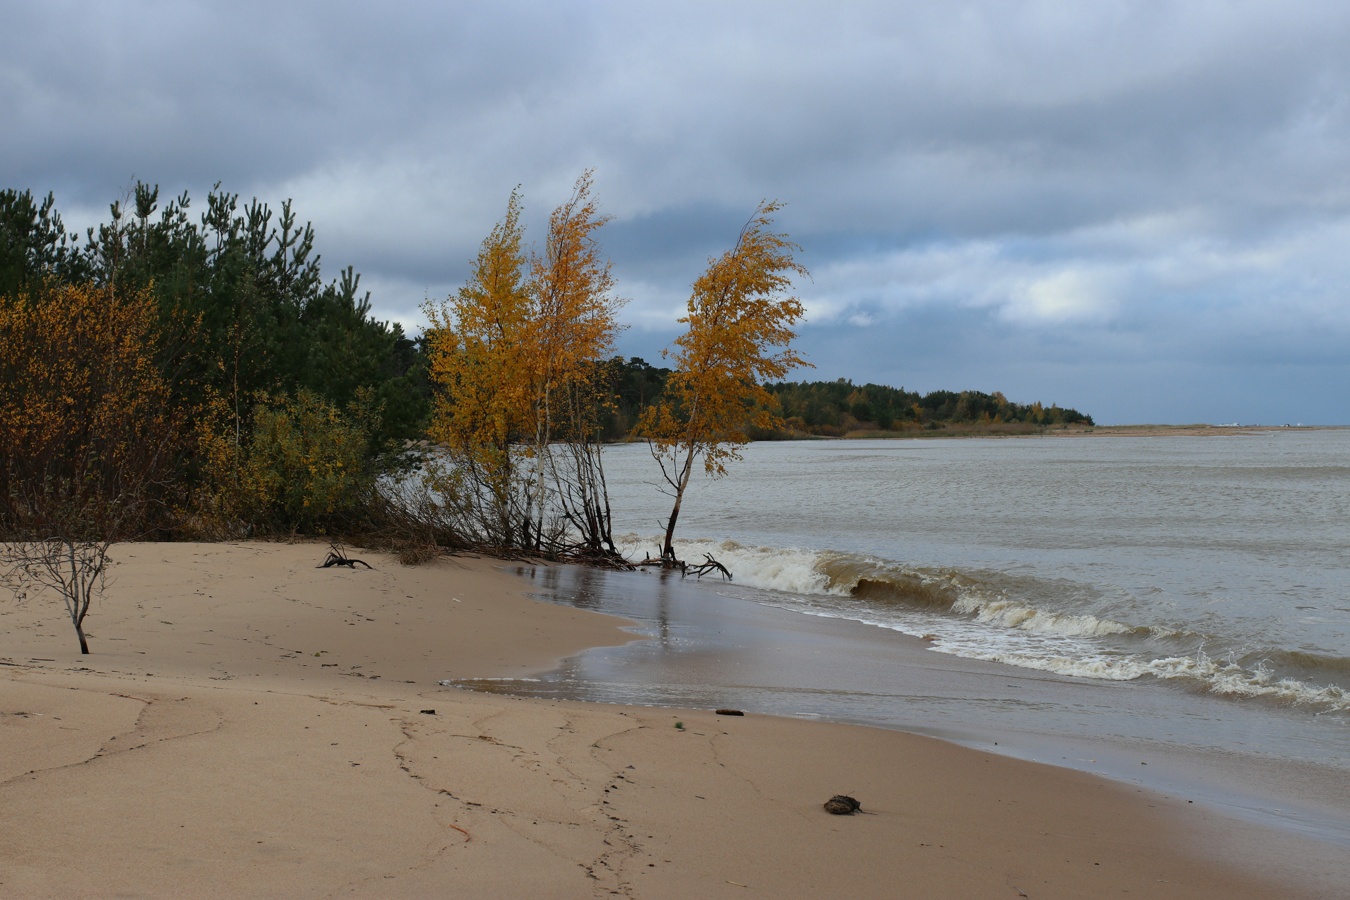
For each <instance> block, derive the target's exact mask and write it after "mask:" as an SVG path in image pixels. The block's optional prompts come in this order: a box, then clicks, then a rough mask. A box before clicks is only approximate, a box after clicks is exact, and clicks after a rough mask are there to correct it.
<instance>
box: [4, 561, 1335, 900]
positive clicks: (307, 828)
mask: <svg viewBox="0 0 1350 900" xmlns="http://www.w3.org/2000/svg"><path fill="white" fill-rule="evenodd" d="M324 549H325V548H324V547H323V546H322V545H318V544H297V545H280V544H256V543H251V544H237V545H222V544H214V545H201V544H141V545H128V546H124V547H120V548H117V551H116V552H115V554H114V556H115V558H116V559H117V560H118V561H119V563H120V565H119V566H118V567H117V569H116V582H115V584H113V585H112V586H111V587H110V589H109V591H108V594H107V596H106V598H105V599H103V600H102V601H100V602H98V603H96V605H95V607H94V609H93V610H92V612H91V613H90V618H89V620H88V622H87V626H88V630H89V632H90V633H91V637H90V643H91V647H92V650H93V653H92V654H91V655H89V656H83V657H82V656H81V655H80V654H79V653H78V648H77V646H76V644H75V639H74V634H73V631H72V629H71V627H70V624H69V622H68V621H67V620H66V619H65V618H64V611H63V610H62V609H61V607H60V604H59V602H57V601H55V600H53V599H50V598H36V599H33V600H30V601H28V602H26V603H23V604H15V603H14V602H13V601H11V600H9V599H8V598H5V599H4V600H0V635H2V636H3V637H2V640H3V644H0V816H2V817H3V821H4V822H5V823H6V828H4V829H3V830H0V896H5V897H105V896H143V897H169V896H174V897H182V896H221V897H225V896H261V897H270V896H277V897H279V896H287V897H310V896H325V897H326V896H372V897H373V896H382V897H383V896H408V897H422V896H484V897H517V896H531V897H599V896H615V895H618V896H630V897H676V896H679V897H688V896H700V897H746V896H762V897H805V896H821V895H841V896H850V895H851V896H864V897H976V896H978V897H1000V896H1006V897H1012V898H1016V897H1018V896H1025V897H1032V898H1049V897H1066V898H1067V897H1086V896H1094V897H1095V896H1113V895H1117V894H1126V893H1128V894H1130V895H1132V896H1147V897H1216V898H1217V897H1269V896H1284V897H1297V896H1309V897H1312V896H1326V897H1331V896H1338V895H1339V894H1340V893H1341V890H1342V889H1343V888H1344V884H1345V883H1344V882H1343V881H1338V878H1339V877H1340V875H1343V874H1344V873H1343V872H1338V871H1337V870H1335V869H1334V868H1328V869H1321V868H1319V867H1318V863H1317V857H1316V853H1315V851H1316V847H1314V846H1312V845H1311V844H1307V845H1305V844H1300V843H1299V842H1297V841H1294V839H1292V838H1290V837H1288V836H1278V837H1277V836H1273V835H1272V834H1271V833H1270V832H1268V831H1266V830H1264V829H1261V828H1257V827H1255V826H1252V825H1248V824H1245V823H1240V822H1235V821H1231V820H1228V819H1226V818H1224V817H1221V816H1219V815H1218V814H1216V813H1215V812H1213V811H1212V810H1209V809H1208V808H1206V807H1203V806H1202V805H1198V804H1187V803H1184V802H1182V801H1179V800H1173V799H1169V798H1166V797H1162V796H1160V795H1156V794H1152V793H1148V792H1145V791H1142V790H1139V789H1137V788H1134V787H1130V786H1128V785H1123V784H1119V783H1115V782H1109V781H1106V780H1103V779H1099V778H1096V777H1094V776H1091V775H1087V774H1083V773H1079V772H1073V771H1069V770H1066V769H1059V768H1053V767H1048V766H1042V765H1037V764H1034V763H1028V762H1023V761H1019V760H1015V759H1009V758H1006V757H1001V756H995V755H992V754H988V753H983V752H980V751H978V750H972V749H968V748H964V747H959V746H956V745H953V744H949V743H944V742H942V741H938V740H934V739H931V738H926V737H921V736H916V735H909V734H902V733H899V732H890V731H884V730H880V729H872V728H864V727H857V726H849V725H833V724H822V723H813V722H803V721H796V720H789V719H777V718H772V717H764V716H756V715H751V716H744V717H734V716H724V715H717V714H715V713H714V712H711V711H687V710H686V711H680V710H670V709H643V708H636V707H625V706H609V705H594V704H583V703H575V702H566V701H549V700H526V699H517V698H513V697H506V696H498V695H488V694H478V693H470V692H467V691H461V690H455V689H448V688H445V687H443V686H441V685H440V684H439V682H440V681H441V680H443V679H449V678H467V677H511V676H519V675H522V674H524V673H527V672H531V671H541V670H544V669H548V668H550V667H552V666H554V665H556V664H557V663H558V661H559V660H561V659H562V658H564V657H567V656H570V655H572V654H574V653H576V652H578V651H580V650H581V649H583V648H585V647H589V646H596V645H602V644H619V643H623V642H626V641H628V640H629V639H630V637H631V635H629V634H628V633H625V632H624V631H622V630H620V628H619V627H618V626H620V625H622V624H623V623H622V622H621V621H617V620H615V619H613V618H609V617H604V616H599V615H596V614H593V613H589V612H587V611H584V610H576V609H569V608H565V607H561V606H557V605H553V604H545V603H538V602H534V601H531V600H528V599H526V598H525V597H524V596H523V594H522V588H523V584H522V582H520V581H518V580H517V579H514V578H512V577H511V576H509V575H507V574H505V573H503V572H501V571H498V570H497V569H496V568H495V567H494V564H493V563H492V562H491V561H488V560H472V559H450V560H441V561H438V562H436V563H434V564H431V565H428V566H423V567H418V568H405V567H401V566H399V565H398V564H397V563H395V562H394V561H393V560H392V559H390V558H387V557H383V556H380V555H378V554H360V555H362V556H363V557H364V558H366V559H367V560H369V561H370V562H371V564H372V565H374V566H375V569H374V571H365V570H356V571H347V570H341V571H337V570H332V569H327V570H321V569H316V568H314V567H315V565H316V564H317V563H318V562H319V561H320V560H321V559H322V557H323V555H324ZM677 724H678V727H677ZM835 793H850V794H852V795H853V796H856V797H857V798H859V799H860V800H861V801H862V804H863V814H862V815H855V816H848V817H836V816H831V815H829V814H827V813H826V812H825V811H824V810H823V809H822V807H821V804H822V803H823V801H824V800H826V799H828V798H829V797H830V796H831V795H832V794H835ZM1238 860H1241V861H1242V862H1238Z"/></svg>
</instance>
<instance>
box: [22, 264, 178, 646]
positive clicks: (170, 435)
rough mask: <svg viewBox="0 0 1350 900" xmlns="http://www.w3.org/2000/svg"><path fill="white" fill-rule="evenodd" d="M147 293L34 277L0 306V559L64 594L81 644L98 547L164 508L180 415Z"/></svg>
mask: <svg viewBox="0 0 1350 900" xmlns="http://www.w3.org/2000/svg"><path fill="white" fill-rule="evenodd" d="M157 316H158V310H157V305H156V302H155V298H154V296H153V294H152V293H151V292H150V291H149V290H144V291H139V292H134V293H129V294H118V293H116V292H114V291H113V289H112V288H111V287H106V288H99V287H94V286H91V285H83V284H80V285H59V286H57V285H51V286H45V287H43V288H42V289H41V290H39V291H37V292H36V293H35V294H33V295H21V296H19V297H15V298H10V299H8V300H6V301H4V302H0V539H3V540H4V541H6V543H5V544H4V545H3V548H0V566H2V567H3V576H4V578H5V580H6V581H7V582H8V583H9V584H10V585H11V586H13V587H14V588H15V591H16V593H17V594H19V595H20V596H22V595H23V594H25V593H26V592H27V590H29V589H30V588H35V587H46V588H50V589H54V590H56V591H57V592H59V593H60V594H61V595H62V596H63V597H64V599H65V603H66V608H67V611H68V612H69V614H70V618H71V621H72V623H73V624H74V626H75V632H76V634H77V636H78V637H79V640H80V650H81V652H83V653H88V652H89V646H88V642H87V641H86V639H85V635H84V629H83V622H84V618H85V615H86V614H87V613H88V611H89V605H90V602H91V600H92V598H93V596H94V595H95V594H96V593H98V592H99V591H100V590H102V586H103V583H104V578H105V576H106V574H107V553H108V548H109V546H110V545H111V544H112V543H113V542H115V541H118V540H125V539H127V538H131V537H136V536H140V535H143V534H145V533H146V532H147V531H149V530H151V529H153V528H154V527H156V526H157V525H160V524H163V523H164V522H165V521H166V518H167V516H168V515H169V514H171V513H172V512H173V511H174V506H175V500H176V492H177V489H178V486H177V484H176V482H175V479H174V478H173V473H174V468H175V466H176V464H177V461H178V454H179V452H180V451H181V450H182V447H183V444H182V441H181V438H182V435H183V433H184V428H183V418H182V416H180V415H179V414H177V413H176V411H175V410H174V406H173V401H172V394H171V391H170V386H169V384H168V382H167V380H166V379H165V377H164V375H163V373H162V372H161V371H160V369H159V367H158V365H157V363H156V360H155V348H156V346H157V343H158V340H159V335H158V330H157V327H158V326H157Z"/></svg>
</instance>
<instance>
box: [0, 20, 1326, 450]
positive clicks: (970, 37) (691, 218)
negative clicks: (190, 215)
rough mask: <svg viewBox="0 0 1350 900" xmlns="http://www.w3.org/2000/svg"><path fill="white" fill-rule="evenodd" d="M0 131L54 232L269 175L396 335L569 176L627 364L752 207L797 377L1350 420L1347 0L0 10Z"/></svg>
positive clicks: (1264, 417) (201, 197)
mask: <svg viewBox="0 0 1350 900" xmlns="http://www.w3.org/2000/svg"><path fill="white" fill-rule="evenodd" d="M0 123H3V127H0V187H16V188H20V189H22V188H31V189H32V190H33V191H34V192H35V193H40V194H45V193H46V192H47V191H52V192H54V193H55V195H56V201H57V207H58V209H59V210H60V211H61V212H62V213H63V215H64V217H65V219H66V222H67V224H68V225H83V224H89V223H91V222H93V221H96V220H99V219H101V218H105V217H106V212H107V204H108V203H109V202H111V201H112V200H114V199H117V198H118V197H119V196H121V195H123V194H124V193H125V192H126V191H127V190H128V188H129V186H130V185H132V184H133V183H134V182H135V181H136V180H138V179H139V180H143V181H146V182H149V183H157V184H159V185H160V186H161V196H162V197H167V196H168V195H174V194H178V193H179V192H181V191H183V190H188V191H190V193H191V195H192V197H193V198H194V200H195V201H196V206H197V207H198V208H201V207H204V206H205V196H206V193H207V192H208V191H209V190H210V188H211V186H212V185H213V184H214V183H215V182H217V181H219V182H221V183H222V187H223V188H224V189H226V190H228V191H231V192H235V193H238V194H240V195H241V196H242V197H243V198H249V197H254V196H256V197H258V198H259V199H262V200H264V201H267V202H268V203H270V204H271V205H272V206H273V207H277V206H280V204H281V201H283V200H285V199H287V198H293V199H294V201H295V208H296V210H297V212H298V213H299V215H300V218H301V219H302V220H304V219H307V220H309V221H311V222H312V223H313V224H314V227H315V229H316V232H317V236H318V237H317V243H318V250H319V252H320V253H321V254H322V260H323V265H324V273H325V276H326V277H328V278H332V277H335V276H336V275H337V273H338V269H339V268H341V267H345V266H347V265H349V264H350V265H353V266H355V267H356V269H357V271H358V272H360V273H362V275H363V281H362V285H363V286H364V287H366V288H369V289H370V290H371V291H372V299H373V302H374V305H375V308H376V311H377V312H378V314H379V315H380V317H381V318H388V319H395V320H398V321H400V322H402V323H403V324H404V326H405V328H407V329H409V330H410V331H416V330H418V329H420V327H421V323H422V321H423V320H422V316H421V313H420V311H419V306H420V304H421V303H422V302H423V301H424V300H425V299H427V298H432V299H440V298H443V297H445V296H446V295H447V294H449V293H450V292H451V291H453V290H454V289H455V288H456V287H458V286H459V285H460V284H462V283H463V281H464V278H465V277H466V275H467V270H468V263H469V261H470V260H471V259H472V258H473V256H474V255H475V253H476V252H477V247H478V244H479V242H480V241H481V240H482V239H483V237H484V236H485V235H486V234H487V233H488V231H489V230H490V229H491V228H492V226H493V224H494V223H495V222H496V221H497V220H498V219H499V218H500V217H501V216H502V214H503V213H504V212H505V209H506V201H507V197H508V196H509V194H510V192H511V190H512V188H513V187H515V186H516V185H517V184H518V185H520V187H521V190H522V193H523V196H524V201H525V207H526V213H527V216H526V219H527V228H528V231H527V236H528V237H530V238H532V239H534V240H542V237H543V224H544V222H545V221H546V218H547V214H548V212H549V211H550V210H551V209H552V208H553V207H554V206H556V205H557V204H559V203H560V202H562V201H563V200H565V199H566V197H567V196H568V194H569V192H570V189H571V186H572V184H573V182H574V181H575V180H576V178H577V176H578V175H579V174H580V173H581V172H582V171H583V170H584V169H586V168H589V167H593V168H594V169H595V193H596V195H597V197H598V199H599V201H600V204H601V207H602V209H603V211H604V212H606V213H608V214H610V215H612V216H613V217H614V218H613V221H612V222H611V223H610V224H609V225H608V226H606V228H605V229H604V230H603V231H602V242H603V244H604V248H605V251H606V252H607V253H608V255H609V256H610V257H611V259H612V260H613V262H614V268H615V273H616V275H617V277H618V284H619V293H620V294H621V295H622V296H623V297H626V298H628V300H629V303H628V305H627V307H626V309H625V312H624V317H625V320H626V321H627V322H628V323H629V325H630V328H629V329H628V331H627V332H626V333H625V334H624V336H623V338H622V340H621V344H620V347H619V349H620V351H621V352H623V353H624V355H627V356H632V355H637V356H642V357H644V358H646V359H648V360H649V361H653V362H655V361H657V360H658V359H659V353H660V349H661V348H662V347H664V346H666V345H667V344H668V343H669V342H670V340H671V339H672V338H673V337H674V336H675V335H676V333H677V329H678V327H679V326H678V325H677V324H676V322H675V320H676V319H677V318H678V317H679V315H681V314H682V311H683V305H684V302H685V300H686V299H687V297H688V289H689V285H690V283H691V282H692V281H693V280H694V278H696V277H697V276H698V274H699V273H700V272H701V270H702V269H703V268H704V266H705V265H706V263H707V259H708V257H709V256H710V255H713V254H716V253H720V252H721V251H722V250H724V249H726V248H727V247H729V246H730V244H731V243H732V242H733V241H734V240H735V237H736V235H737V233H738V232H739V230H740V228H741V226H742V225H743V224H744V222H745V220H746V219H747V217H748V216H749V215H750V214H751V212H753V210H754V209H755V207H756V205H757V204H758V203H759V201H760V200H762V199H766V198H776V199H779V200H782V201H784V202H785V203H786V204H787V206H786V208H785V209H784V210H783V212H782V213H781V214H780V216H779V218H778V220H777V224H778V226H779V227H780V228H781V230H783V231H786V232H788V233H789V234H790V235H791V236H792V238H793V239H794V240H795V241H796V242H797V243H799V244H800V245H801V246H802V248H803V249H802V252H801V254H800V257H799V260H800V261H801V262H802V263H804V264H805V265H806V266H807V267H808V268H809V269H810V271H811V274H812V279H811V280H810V281H805V282H802V283H801V284H800V285H799V295H800V297H801V299H802V301H803V302H804V303H805V304H806V307H807V310H808V319H807V321H806V323H805V324H804V325H803V326H802V328H801V332H800V346H801V348H802V349H803V350H804V351H805V353H806V355H807V356H808V357H809V358H810V359H811V360H812V361H813V362H814V363H815V365H816V369H815V370H814V371H811V370H806V371H805V372H799V373H797V374H796V376H794V377H798V378H812V379H814V378H823V379H835V378H851V379H853V380H854V381H855V382H858V383H863V382H868V381H872V382H877V383H883V384H891V385H896V386H901V385H903V386H905V387H908V388H911V389H916V390H922V391H928V390H934V389H938V388H946V389H951V390H961V389H974V390H982V391H986V392H993V391H996V390H1001V391H1003V392H1004V393H1005V394H1007V395H1008V397H1009V398H1010V399H1012V400H1016V401H1020V402H1031V401H1033V400H1041V401H1044V402H1047V403H1049V402H1057V403H1059V404H1061V405H1065V406H1072V407H1075V408H1077V409H1079V410H1081V411H1084V412H1088V413H1091V414H1093V415H1094V416H1095V417H1096V418H1097V421H1098V422H1101V423H1117V422H1174V423H1185V422H1215V423H1224V422H1236V421H1240V422H1261V423H1269V424H1284V423H1286V422H1304V423H1308V424H1314V423H1318V424H1350V302H1347V285H1350V252H1347V251H1350V180H1348V179H1350V4H1347V3H1344V2H1343V0H1333V2H1317V0H1300V2H1298V3H1287V2H1275V0H1271V2H1242V0H1227V2H1219V0H1184V2H1112V0H1093V2H1089V3H1083V2H1074V0H1062V2H1015V0H988V2H959V0H934V2H903V0H883V2H857V3H849V2H843V3H838V2H836V3H829V4H826V3H794V2H791V0H773V2H744V0H720V2H716V3H702V2H681V3H668V2H663V3H645V2H635V0H628V2H611V3H606V2H574V3H569V2H563V0H559V2H551V3H545V2H531V3H509V2H493V3H444V2H439V3H414V2H390V3H382V4H376V3H370V2H337V0H325V2H296V3H289V2H285V0H269V2H266V3H261V2H250V0H232V2H229V3H226V2H219V3H192V2H183V0H175V2H170V0H161V2H131V0H119V2H117V3H106V2H62V0H40V2H30V0H10V2H6V3H5V4H4V6H3V8H0Z"/></svg>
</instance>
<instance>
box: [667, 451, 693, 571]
mask: <svg viewBox="0 0 1350 900" xmlns="http://www.w3.org/2000/svg"><path fill="white" fill-rule="evenodd" d="M693 471H694V451H693V448H692V447H691V448H690V449H689V455H688V456H687V457H685V460H684V468H683V469H681V470H680V480H679V483H678V484H676V485H675V507H674V508H673V509H672V510H671V511H670V519H669V520H668V521H667V522H666V543H665V546H663V547H662V548H661V558H662V559H668V560H670V561H672V562H674V560H675V546H674V543H675V523H676V522H677V521H679V518H680V504H681V503H683V502H684V489H685V488H687V487H689V475H690V473H692V472H693Z"/></svg>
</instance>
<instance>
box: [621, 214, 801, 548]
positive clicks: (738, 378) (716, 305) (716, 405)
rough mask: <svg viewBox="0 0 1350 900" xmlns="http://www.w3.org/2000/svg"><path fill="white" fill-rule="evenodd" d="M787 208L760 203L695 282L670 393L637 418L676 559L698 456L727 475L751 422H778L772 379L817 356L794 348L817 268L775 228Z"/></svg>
mask: <svg viewBox="0 0 1350 900" xmlns="http://www.w3.org/2000/svg"><path fill="white" fill-rule="evenodd" d="M781 208H782V204H780V203H778V202H777V201H772V202H765V203H761V204H760V206H759V207H758V208H757V209H756V210H755V213H754V215H753V216H751V218H750V220H749V221H748V222H747V223H746V225H745V227H744V228H743V229H742V230H741V233H740V236H739V237H738V238H737V240H736V243H735V245H734V246H733V247H732V248H731V249H730V250H728V251H726V252H725V253H723V254H722V255H721V256H720V257H717V258H715V259H710V260H709V262H708V268H707V270H706V271H705V272H704V273H703V274H702V275H701V276H699V278H698V280H697V281H695V282H694V285H693V291H692V293H691V294H690V297H689V304H688V313H687V314H686V315H685V316H684V317H683V318H681V319H680V320H679V321H680V322H681V324H684V325H686V326H687V327H686V330H685V333H684V334H683V335H681V336H680V337H678V338H676V339H675V349H674V352H673V353H670V352H667V354H666V355H667V356H670V357H673V361H674V366H673V371H672V372H671V375H670V378H669V380H668V381H667V382H666V389H665V392H664V394H663V397H662V400H661V402H659V403H658V404H656V405H654V406H650V407H648V408H647V409H646V411H645V412H644V414H643V416H642V418H641V419H640V420H639V422H638V425H637V429H636V430H637V433H638V434H639V435H640V436H641V437H643V438H645V439H646V441H647V446H648V448H649V449H650V450H651V453H652V456H653V458H654V459H655V460H656V462H657V464H658V465H659V466H660V469H661V475H662V477H663V478H664V480H665V482H666V486H667V489H668V493H669V494H670V496H671V497H672V498H673V501H674V504H673V506H672V508H671V511H670V517H669V518H668V519H667V520H666V527H665V539H664V542H663V543H662V546H661V558H662V559H663V560H665V561H666V562H667V563H668V564H673V563H675V562H676V559H675V550H674V547H673V541H674V535H675V526H676V523H677V522H678V521H679V518H680V510H681V507H682V505H683V503H684V495H685V491H686V490H687V489H688V487H689V481H690V478H691V476H692V475H693V472H694V468H695V463H697V462H699V461H700V460H701V461H702V464H703V470H704V472H706V473H707V474H708V475H709V476H711V477H713V478H719V477H721V476H723V475H725V474H726V466H727V464H728V463H729V462H731V461H733V460H737V459H739V458H740V448H741V447H743V446H744V445H745V444H746V443H748V442H749V440H750V438H749V436H748V434H747V429H748V428H751V427H755V428H763V429H769V428H773V427H775V426H776V425H777V424H778V421H779V419H778V416H777V415H776V413H775V412H774V410H775V409H776V404H775V403H774V400H773V397H772V395H770V394H769V392H768V391H767V390H765V388H764V383H765V382H766V381H775V380H779V379H781V378H782V377H783V376H784V375H785V374H787V372H788V371H789V370H791V369H793V368H795V367H797V366H804V365H810V364H809V363H807V362H805V360H803V359H802V357H801V356H800V355H799V354H798V353H797V352H796V351H795V350H794V349H792V347H791V342H792V340H793V339H794V338H795V337H796V332H795V331H794V326H795V325H796V324H797V322H798V321H800V320H801V318H802V316H803V314H804V312H805V311H804V309H803V307H802V304H801V301H800V300H798V299H797V298H796V297H795V296H792V295H791V291H792V285H793V277H794V276H801V277H809V273H808V272H807V271H806V269H805V268H804V267H803V266H802V265H800V264H799V263H797V262H796V260H795V259H794V258H793V253H794V252H798V251H800V250H801V248H800V247H799V246H797V245H796V244H794V243H792V242H791V241H789V240H788V238H787V235H785V234H779V233H777V232H775V231H773V230H772V225H773V216H774V214H775V213H777V212H778V210H779V209H781Z"/></svg>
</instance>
